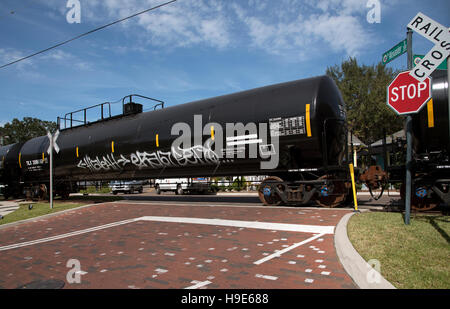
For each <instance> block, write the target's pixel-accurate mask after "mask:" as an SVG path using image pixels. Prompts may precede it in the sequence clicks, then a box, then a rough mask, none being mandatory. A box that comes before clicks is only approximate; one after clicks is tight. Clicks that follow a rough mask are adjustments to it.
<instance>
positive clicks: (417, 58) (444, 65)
mask: <svg viewBox="0 0 450 309" xmlns="http://www.w3.org/2000/svg"><path fill="white" fill-rule="evenodd" d="M423 57H425V55H414V57H413V66H416V65H418V64H419V62H420V60H422V58H423ZM436 70H447V59H444V61H442V63H441V64H440V65H439V66H438V67H437V68H436Z"/></svg>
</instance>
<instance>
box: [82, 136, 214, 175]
mask: <svg viewBox="0 0 450 309" xmlns="http://www.w3.org/2000/svg"><path fill="white" fill-rule="evenodd" d="M213 143H214V142H213V141H211V140H209V141H208V142H206V143H205V146H201V145H197V146H194V147H190V148H188V149H181V148H179V147H177V148H174V147H172V150H171V151H170V152H164V151H156V152H152V153H148V152H145V151H144V152H140V151H136V152H134V153H132V154H130V155H129V158H127V157H126V156H124V155H120V157H119V158H118V159H116V158H115V157H114V154H108V155H106V156H102V157H101V158H99V157H98V156H96V157H95V159H92V158H90V157H89V156H88V155H86V156H84V158H83V159H81V160H80V162H79V163H78V165H77V166H78V167H79V168H83V169H89V170H90V171H93V172H99V171H116V170H122V169H123V168H125V167H126V166H127V165H129V164H132V165H134V166H135V167H137V168H138V169H140V170H141V169H146V168H150V169H160V168H164V167H177V166H186V165H211V164H218V163H219V156H218V155H217V154H216V153H215V152H214V151H213V150H212V149H211V146H212V144H213Z"/></svg>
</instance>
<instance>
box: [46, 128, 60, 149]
mask: <svg viewBox="0 0 450 309" xmlns="http://www.w3.org/2000/svg"><path fill="white" fill-rule="evenodd" d="M58 136H59V130H58V131H56V133H55V135H52V134H51V133H50V132H47V137H48V139H49V141H50V145H49V146H48V149H47V153H48V154H50V152H51V151H52V146H53V149H55V151H56V153H59V146H58V144H57V143H56V140H57V139H58Z"/></svg>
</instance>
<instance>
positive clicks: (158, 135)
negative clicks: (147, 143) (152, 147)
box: [156, 134, 159, 148]
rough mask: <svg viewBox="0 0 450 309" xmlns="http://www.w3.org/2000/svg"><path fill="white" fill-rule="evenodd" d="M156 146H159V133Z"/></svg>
mask: <svg viewBox="0 0 450 309" xmlns="http://www.w3.org/2000/svg"><path fill="white" fill-rule="evenodd" d="M156 147H158V148H159V134H156Z"/></svg>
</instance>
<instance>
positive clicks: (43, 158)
mask: <svg viewBox="0 0 450 309" xmlns="http://www.w3.org/2000/svg"><path fill="white" fill-rule="evenodd" d="M42 161H45V156H44V153H42Z"/></svg>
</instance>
